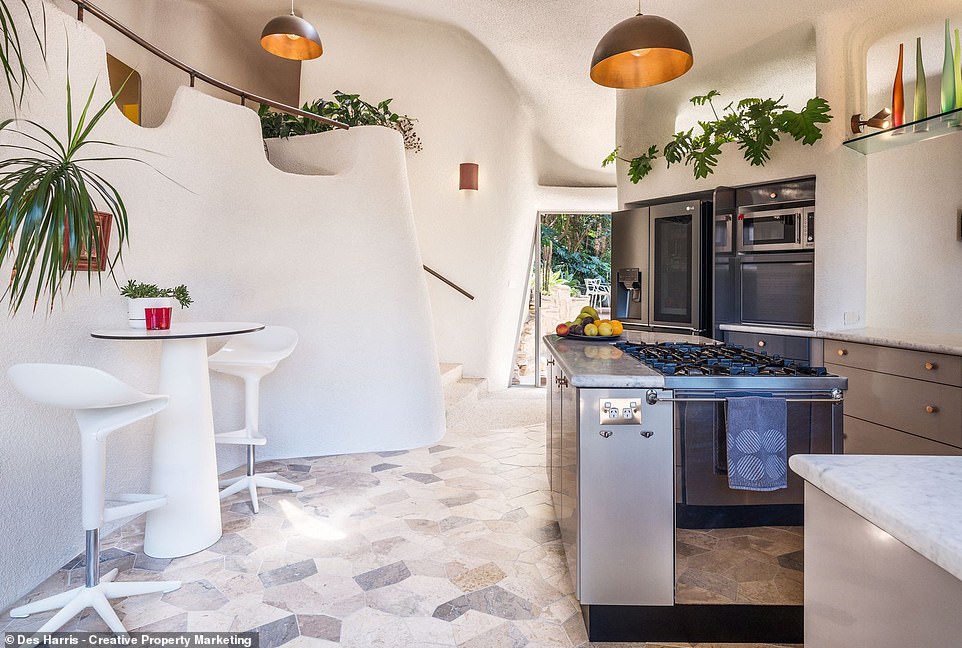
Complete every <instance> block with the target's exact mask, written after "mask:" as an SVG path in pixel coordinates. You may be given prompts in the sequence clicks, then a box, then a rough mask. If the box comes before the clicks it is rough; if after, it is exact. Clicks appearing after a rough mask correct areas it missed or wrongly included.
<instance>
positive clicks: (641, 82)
mask: <svg viewBox="0 0 962 648" xmlns="http://www.w3.org/2000/svg"><path fill="white" fill-rule="evenodd" d="M693 64H694V57H692V54H691V43H689V42H688V37H687V36H686V35H685V32H683V31H682V30H681V28H680V27H679V26H678V25H676V24H675V23H673V22H671V21H670V20H667V19H665V18H662V17H660V16H646V15H644V14H640V13H639V14H638V15H637V16H634V17H632V18H628V19H627V20H623V21H621V22H620V23H618V24H617V25H615V26H614V27H612V28H611V29H609V30H608V33H607V34H605V35H604V36H603V37H602V38H601V41H600V42H599V43H598V47H597V48H595V54H594V56H593V57H592V58H591V80H592V81H594V82H595V83H597V84H599V85H603V86H607V87H609V88H647V87H649V86H653V85H658V84H659V83H665V82H667V81H671V80H672V79H677V78H678V77H680V76H681V75H683V74H684V73H685V72H687V71H688V70H690V69H691V66H692V65H693Z"/></svg>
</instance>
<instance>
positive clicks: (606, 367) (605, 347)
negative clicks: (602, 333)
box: [544, 329, 716, 388]
mask: <svg viewBox="0 0 962 648" xmlns="http://www.w3.org/2000/svg"><path fill="white" fill-rule="evenodd" d="M544 339H545V344H547V346H548V350H549V351H550V352H551V355H552V356H553V357H554V359H555V361H556V362H557V363H558V364H559V365H560V366H561V369H562V370H563V371H564V372H565V375H567V376H568V380H569V382H570V383H571V384H572V385H574V386H575V387H599V388H601V387H609V388H620V387H650V388H658V387H664V386H665V377H664V376H662V375H661V374H660V373H658V372H657V371H655V370H654V369H651V368H650V367H648V366H646V365H644V364H642V363H641V362H639V361H638V360H635V359H634V358H632V357H631V356H630V355H628V354H626V353H624V352H623V351H621V349H616V348H615V347H613V346H612V345H611V344H612V343H610V342H586V341H582V340H569V339H566V338H563V337H560V336H557V335H546V336H545V338H544ZM625 340H627V341H629V342H645V343H648V344H654V343H657V342H689V343H692V344H713V343H716V341H715V340H712V339H711V338H704V337H698V336H694V335H677V334H673V333H649V332H647V331H629V330H627V329H626V330H625V332H624V334H623V335H622V336H621V341H625Z"/></svg>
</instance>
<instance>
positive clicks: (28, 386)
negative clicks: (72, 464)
mask: <svg viewBox="0 0 962 648" xmlns="http://www.w3.org/2000/svg"><path fill="white" fill-rule="evenodd" d="M7 375H8V376H9V377H10V380H11V381H12V382H13V384H14V387H16V388H17V390H18V391H20V392H21V393H22V394H23V395H24V396H26V397H27V398H29V399H31V400H33V401H36V402H38V403H43V404H45V405H52V406H54V407H61V408H64V409H71V410H74V415H75V416H76V418H77V424H78V426H79V427H80V448H81V518H82V521H83V527H84V530H85V531H86V536H87V537H86V547H85V551H84V571H85V583H84V586H83V587H77V588H74V589H72V590H69V591H67V592H63V593H61V594H55V595H53V596H51V597H48V598H45V599H42V600H40V601H35V602H33V603H28V604H27V605H23V606H20V607H18V608H14V609H12V610H10V616H12V617H16V618H23V617H26V616H29V615H31V614H35V613H37V612H46V611H47V610H53V609H55V608H61V609H60V611H59V612H57V614H55V615H54V616H53V617H52V618H51V619H50V620H49V621H47V622H46V623H45V624H43V626H41V627H40V629H39V630H38V631H37V632H54V631H55V630H57V629H59V628H60V627H61V626H62V625H63V624H64V623H66V622H67V620H69V619H70V618H71V617H73V616H74V615H75V614H77V613H78V612H80V611H82V610H84V609H85V608H88V607H92V608H93V609H94V610H96V612H97V614H99V615H100V617H101V618H102V619H103V620H104V621H105V622H106V623H107V625H108V626H109V627H110V629H111V630H112V631H114V632H118V633H126V632H127V631H126V629H125V628H124V625H123V624H122V623H121V622H120V619H119V618H118V617H117V613H116V612H114V610H113V608H112V607H110V603H109V602H108V600H109V599H113V598H120V597H124V596H136V595H138V594H150V593H152V592H172V591H173V590H175V589H177V588H178V587H180V581H125V582H122V583H116V582H113V581H114V578H116V577H117V570H116V569H112V570H110V572H109V573H107V574H104V576H103V577H102V578H101V577H100V527H101V526H103V523H104V522H111V521H113V520H119V519H120V518H124V517H128V516H131V515H139V514H141V513H144V512H145V511H150V510H152V509H155V508H158V507H160V506H163V504H164V503H165V502H166V501H167V498H166V497H165V496H163V495H140V494H138V495H113V496H111V497H110V498H109V500H110V502H111V504H110V505H108V504H107V501H108V497H107V495H106V478H107V475H106V463H107V457H106V455H107V444H106V439H107V436H108V435H110V433H112V432H114V431H116V430H118V429H120V428H122V427H124V426H125V425H129V424H131V423H134V422H135V421H139V420H141V419H144V418H147V417H148V416H152V415H154V414H156V413H157V412H159V411H160V410H162V409H164V408H165V407H167V396H159V395H154V394H144V393H143V392H139V391H137V390H136V389H134V388H133V387H131V386H130V385H128V384H126V383H123V382H121V381H119V380H117V379H116V378H114V377H113V376H111V375H110V374H108V373H105V372H103V371H100V370H99V369H93V368H91V367H78V366H74V365H58V364H19V365H14V366H13V367H10V369H9V370H8V371H7Z"/></svg>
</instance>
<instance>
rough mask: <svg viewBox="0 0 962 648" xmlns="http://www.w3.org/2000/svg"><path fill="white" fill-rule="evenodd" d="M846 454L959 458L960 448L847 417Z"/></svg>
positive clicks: (961, 452)
mask: <svg viewBox="0 0 962 648" xmlns="http://www.w3.org/2000/svg"><path fill="white" fill-rule="evenodd" d="M845 454H870V455H874V454H888V455H962V449H959V448H954V447H952V446H950V445H945V444H944V443H938V442H937V441H931V440H929V439H923V438H922V437H917V436H915V435H912V434H906V433H905V432H900V431H898V430H893V429H891V428H887V427H883V426H881V425H876V424H875V423H869V422H868V421H863V420H861V419H857V418H854V417H851V416H846V417H845Z"/></svg>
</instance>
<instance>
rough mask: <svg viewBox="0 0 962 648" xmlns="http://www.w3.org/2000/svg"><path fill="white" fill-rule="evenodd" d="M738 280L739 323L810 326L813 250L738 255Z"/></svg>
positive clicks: (811, 322)
mask: <svg viewBox="0 0 962 648" xmlns="http://www.w3.org/2000/svg"><path fill="white" fill-rule="evenodd" d="M738 281H739V285H740V299H739V309H740V311H741V322H742V323H744V324H760V325H766V326H781V327H794V328H804V329H810V328H812V326H813V324H814V313H813V308H812V305H813V304H814V303H815V253H814V252H795V253H792V254H752V255H743V256H740V257H738Z"/></svg>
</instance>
